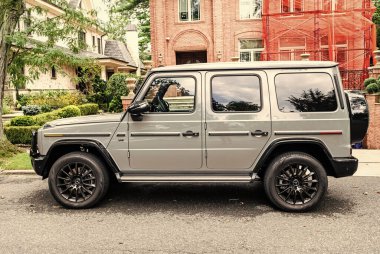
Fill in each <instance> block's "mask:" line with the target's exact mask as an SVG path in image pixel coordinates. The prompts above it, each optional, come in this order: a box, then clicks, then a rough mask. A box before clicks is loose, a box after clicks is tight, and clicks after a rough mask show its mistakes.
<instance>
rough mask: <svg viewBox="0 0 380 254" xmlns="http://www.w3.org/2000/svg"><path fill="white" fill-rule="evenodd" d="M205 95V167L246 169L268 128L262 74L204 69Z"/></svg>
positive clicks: (266, 90)
mask: <svg viewBox="0 0 380 254" xmlns="http://www.w3.org/2000/svg"><path fill="white" fill-rule="evenodd" d="M205 96H206V100H205V101H206V102H207V103H206V106H205V118H206V126H207V127H206V133H205V135H206V137H205V138H206V150H207V154H206V155H207V168H209V169H221V170H226V171H228V170H233V171H234V172H236V171H239V170H240V171H242V172H245V171H249V168H250V167H251V166H252V165H253V163H254V162H255V160H256V158H257V157H258V155H259V153H260V152H261V150H262V149H263V147H264V146H265V144H266V143H267V141H268V140H269V137H270V135H271V131H272V130H271V113H270V103H269V94H268V85H267V77H266V75H265V73H264V72H262V71H234V72H208V73H207V74H206V93H205Z"/></svg>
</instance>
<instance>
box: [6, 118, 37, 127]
mask: <svg viewBox="0 0 380 254" xmlns="http://www.w3.org/2000/svg"><path fill="white" fill-rule="evenodd" d="M11 125H12V126H33V125H36V120H35V119H34V117H33V116H16V117H15V118H13V119H11Z"/></svg>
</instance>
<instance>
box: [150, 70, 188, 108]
mask: <svg viewBox="0 0 380 254" xmlns="http://www.w3.org/2000/svg"><path fill="white" fill-rule="evenodd" d="M144 100H146V101H148V102H149V103H150V106H151V108H150V112H184V113H188V112H192V111H194V108H195V79H194V78H191V77H172V78H156V79H155V80H154V81H153V82H152V84H151V85H150V87H149V90H148V92H147V93H146V95H145V97H144Z"/></svg>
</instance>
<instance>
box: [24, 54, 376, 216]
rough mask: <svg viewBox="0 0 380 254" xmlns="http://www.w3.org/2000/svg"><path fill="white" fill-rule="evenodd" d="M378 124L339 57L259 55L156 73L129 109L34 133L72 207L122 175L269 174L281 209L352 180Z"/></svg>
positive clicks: (202, 177) (313, 202) (221, 178)
mask: <svg viewBox="0 0 380 254" xmlns="http://www.w3.org/2000/svg"><path fill="white" fill-rule="evenodd" d="M367 128H368V109H367V104H366V101H365V99H364V97H363V96H361V95H359V94H355V93H346V92H344V91H343V87H342V82H341V78H340V75H339V69H338V67H337V63H334V62H312V61H300V62H297V61H294V62H258V63H208V64H189V65H180V66H167V67H160V68H156V69H153V70H151V71H150V72H149V73H148V74H147V77H146V79H145V81H144V84H143V85H142V86H141V88H140V90H139V91H138V92H137V93H136V96H135V99H134V101H133V102H132V104H131V106H130V107H129V108H128V110H127V112H125V113H123V114H120V115H119V114H114V115H98V116H86V117H75V118H69V119H61V120H56V121H53V122H50V123H47V124H46V125H45V126H43V128H41V129H40V130H38V132H35V133H34V134H33V141H32V147H31V151H30V155H31V158H32V164H33V167H34V170H35V171H36V173H37V174H38V175H40V176H42V178H43V179H45V178H48V182H49V189H50V192H51V194H52V195H53V197H54V198H55V199H56V200H57V201H58V202H59V203H60V204H62V205H63V206H65V207H69V208H88V207H92V206H94V205H95V204H97V203H98V202H99V201H100V200H101V199H102V198H103V197H104V195H105V194H106V193H107V190H108V187H109V185H110V182H111V181H110V179H111V178H112V177H116V179H117V180H118V181H119V182H183V183H186V182H206V183H207V182H231V183H232V182H234V183H235V182H242V183H248V182H253V181H256V180H262V181H263V183H264V189H265V192H266V194H267V196H268V198H269V199H270V201H271V202H272V203H273V204H274V205H275V206H276V207H277V208H279V209H281V210H284V211H291V212H302V211H307V210H310V209H312V208H314V207H316V206H317V205H318V204H319V203H320V202H321V200H322V199H323V197H324V195H325V192H326V190H327V185H328V178H327V176H333V177H337V178H338V177H345V176H351V175H353V174H354V173H355V172H356V170H357V167H358V160H357V159H356V158H354V157H353V156H352V150H351V144H353V143H356V142H360V141H361V140H362V139H363V138H364V136H365V134H366V131H367Z"/></svg>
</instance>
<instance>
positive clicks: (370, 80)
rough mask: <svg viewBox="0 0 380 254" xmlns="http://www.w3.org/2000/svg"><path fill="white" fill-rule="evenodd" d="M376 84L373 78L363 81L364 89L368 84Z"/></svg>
mask: <svg viewBox="0 0 380 254" xmlns="http://www.w3.org/2000/svg"><path fill="white" fill-rule="evenodd" d="M373 83H377V80H376V79H375V78H367V79H366V80H364V87H367V86H368V85H370V84H373Z"/></svg>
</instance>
